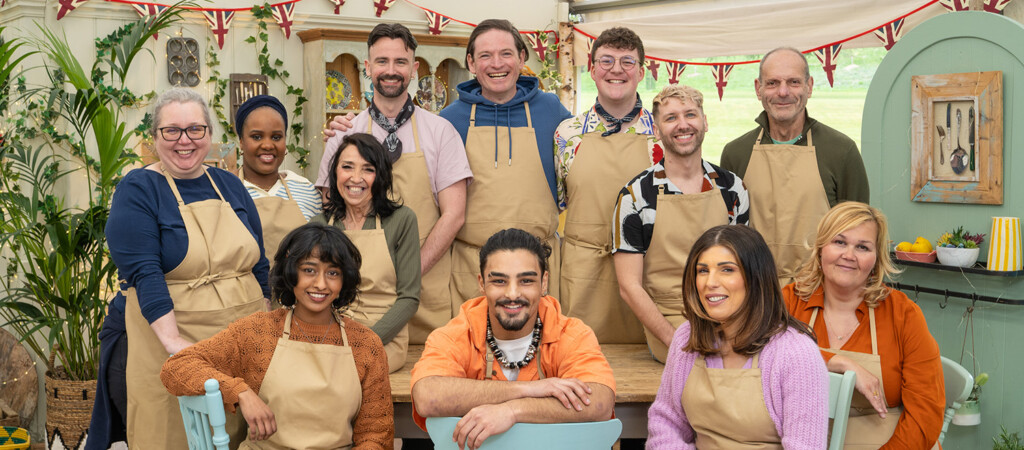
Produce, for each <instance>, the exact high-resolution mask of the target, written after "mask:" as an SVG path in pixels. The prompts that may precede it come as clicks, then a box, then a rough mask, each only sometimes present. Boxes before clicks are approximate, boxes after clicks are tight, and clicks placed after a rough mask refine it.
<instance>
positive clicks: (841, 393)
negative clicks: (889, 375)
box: [828, 370, 857, 450]
mask: <svg viewBox="0 0 1024 450" xmlns="http://www.w3.org/2000/svg"><path fill="white" fill-rule="evenodd" d="M856 387H857V374H856V373H855V372H854V371H852V370H847V371H846V373H844V374H842V375H840V374H838V373H832V372H829V373H828V418H829V419H832V430H831V433H830V434H831V436H830V437H829V441H828V450H840V449H842V448H843V442H844V441H845V440H846V424H847V422H849V421H850V403H851V402H852V401H853V390H854V388H856Z"/></svg>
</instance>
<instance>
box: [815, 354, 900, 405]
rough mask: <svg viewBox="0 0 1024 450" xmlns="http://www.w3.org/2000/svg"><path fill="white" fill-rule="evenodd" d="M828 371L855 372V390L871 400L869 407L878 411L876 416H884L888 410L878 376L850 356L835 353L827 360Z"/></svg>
mask: <svg viewBox="0 0 1024 450" xmlns="http://www.w3.org/2000/svg"><path fill="white" fill-rule="evenodd" d="M828 370H829V372H835V373H843V372H846V371H847V370H852V371H854V372H856V373H857V391H858V392H860V393H861V394H863V395H864V397H865V398H867V399H868V401H869V402H871V407H872V408H874V409H875V411H876V412H878V416H879V417H881V418H883V419H884V418H885V414H886V412H887V411H888V410H887V409H886V404H885V391H884V387H883V386H882V382H881V381H880V380H879V379H878V377H876V376H874V375H872V374H871V372H868V371H867V369H865V368H864V367H863V366H861V365H860V364H857V363H855V362H853V360H851V359H850V358H847V357H845V356H841V355H835V356H833V357H832V359H830V360H829V361H828Z"/></svg>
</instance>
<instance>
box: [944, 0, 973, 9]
mask: <svg viewBox="0 0 1024 450" xmlns="http://www.w3.org/2000/svg"><path fill="white" fill-rule="evenodd" d="M970 3H971V2H970V0H939V4H941V5H942V6H943V7H944V8H946V9H948V10H950V11H967V10H969V9H971V5H970Z"/></svg>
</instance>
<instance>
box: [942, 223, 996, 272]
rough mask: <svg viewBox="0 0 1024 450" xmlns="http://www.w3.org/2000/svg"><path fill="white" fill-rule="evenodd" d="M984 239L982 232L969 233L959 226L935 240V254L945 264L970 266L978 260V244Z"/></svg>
mask: <svg viewBox="0 0 1024 450" xmlns="http://www.w3.org/2000/svg"><path fill="white" fill-rule="evenodd" d="M984 241H985V235H984V234H971V233H968V232H967V231H966V230H964V227H962V226H960V227H957V229H955V230H953V231H952V232H946V233H942V236H940V237H939V240H938V241H936V242H935V244H936V245H935V251H936V256H938V257H939V262H940V263H942V264H944V265H947V266H957V267H971V266H973V265H974V263H976V262H978V255H979V253H980V251H981V249H980V248H979V246H980V245H981V243H982V242H984Z"/></svg>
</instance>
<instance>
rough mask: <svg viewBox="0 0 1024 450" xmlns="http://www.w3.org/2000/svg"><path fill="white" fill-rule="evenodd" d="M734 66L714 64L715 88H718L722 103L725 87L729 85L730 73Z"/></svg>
mask: <svg viewBox="0 0 1024 450" xmlns="http://www.w3.org/2000/svg"><path fill="white" fill-rule="evenodd" d="M732 67H733V65H732V64H712V65H711V73H712V74H714V75H715V87H717V88H718V101H722V94H724V92H725V86H726V85H727V84H729V73H731V72H732Z"/></svg>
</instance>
